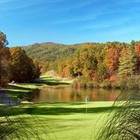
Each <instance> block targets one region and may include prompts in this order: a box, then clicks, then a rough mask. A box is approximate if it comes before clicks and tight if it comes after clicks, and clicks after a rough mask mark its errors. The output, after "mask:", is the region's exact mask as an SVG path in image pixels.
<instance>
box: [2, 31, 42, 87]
mask: <svg viewBox="0 0 140 140" xmlns="http://www.w3.org/2000/svg"><path fill="white" fill-rule="evenodd" d="M7 45H8V41H7V38H6V35H5V34H4V33H3V32H0V87H2V86H5V85H6V84H7V83H8V82H11V81H15V82H31V81H34V80H35V79H36V78H38V77H39V75H40V68H39V64H38V62H37V61H33V60H32V59H31V58H30V57H28V56H27V54H26V52H25V51H24V50H22V49H21V47H14V48H8V47H7Z"/></svg>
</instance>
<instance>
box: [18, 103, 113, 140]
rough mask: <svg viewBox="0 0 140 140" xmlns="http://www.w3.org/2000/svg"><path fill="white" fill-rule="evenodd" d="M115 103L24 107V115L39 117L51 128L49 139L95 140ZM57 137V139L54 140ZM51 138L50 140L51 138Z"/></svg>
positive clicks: (50, 104)
mask: <svg viewBox="0 0 140 140" xmlns="http://www.w3.org/2000/svg"><path fill="white" fill-rule="evenodd" d="M112 104H113V102H111V101H107V102H104V101H101V102H88V103H87V104H86V103H62V102H61V103H59V102H56V103H44V104H31V105H22V106H21V107H22V109H23V110H22V111H24V113H25V112H26V113H28V114H32V115H37V116H38V118H41V119H43V120H45V122H46V124H47V125H48V126H49V128H50V131H49V132H48V133H49V135H48V139H51V138H52V137H53V138H52V139H57V140H94V137H95V135H96V133H97V131H98V129H101V127H102V125H103V121H105V119H107V115H108V113H109V111H111V110H113V109H114V108H113V107H112ZM54 135H55V138H54ZM49 137H50V138H49Z"/></svg>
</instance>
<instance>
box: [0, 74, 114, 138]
mask: <svg viewBox="0 0 140 140" xmlns="http://www.w3.org/2000/svg"><path fill="white" fill-rule="evenodd" d="M41 80H42V81H43V83H37V84H16V83H14V84H9V88H8V89H7V91H6V95H7V96H9V97H11V98H12V99H13V100H15V102H16V99H17V96H19V95H21V94H22V95H23V96H25V97H28V93H29V92H30V91H32V90H34V89H36V88H44V87H45V86H51V87H52V88H56V87H59V86H60V87H61V86H68V81H67V82H66V84H65V82H64V81H63V82H62V81H60V80H55V79H54V80H52V78H51V77H47V76H42V79H41ZM45 80H46V81H45ZM47 83H49V84H47ZM45 84H46V85H45ZM112 105H113V101H94V102H90V101H89V102H87V103H86V102H46V103H33V102H27V101H22V102H21V104H20V105H16V106H11V107H8V109H7V112H8V116H10V118H11V120H12V118H13V117H12V116H14V117H16V116H20V117H19V118H20V119H21V122H22V118H24V117H25V116H30V117H29V118H34V117H35V118H36V119H37V121H36V119H28V121H27V122H26V123H27V124H28V125H30V123H31V125H33V124H34V125H35V126H33V127H32V130H31V131H32V132H33V131H34V128H36V127H37V126H38V125H39V124H40V126H39V128H38V132H37V133H38V134H40V136H39V137H42V138H43V139H46V140H47V139H48V140H94V139H95V137H96V135H97V134H98V132H99V130H100V129H101V128H102V127H103V125H104V122H105V120H107V119H108V115H109V113H110V112H111V111H112V110H115V107H114V106H112ZM5 114H6V113H5ZM9 114H10V115H9ZM1 116H2V114H1ZM1 118H3V116H2V117H1ZM23 123H24V122H23ZM41 128H43V130H42V129H41ZM23 131H26V128H25V130H24V129H23ZM13 133H14V132H13ZM20 133H22V132H20ZM45 134H46V136H45V138H44V135H45ZM26 135H28V132H27V134H26ZM32 139H34V138H32Z"/></svg>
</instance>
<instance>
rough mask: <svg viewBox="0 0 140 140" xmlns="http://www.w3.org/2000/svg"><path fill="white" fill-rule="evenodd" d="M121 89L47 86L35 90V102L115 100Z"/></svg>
mask: <svg viewBox="0 0 140 140" xmlns="http://www.w3.org/2000/svg"><path fill="white" fill-rule="evenodd" d="M120 92H121V91H120V90H105V89H74V88H70V87H67V88H46V89H42V90H35V91H34V93H33V102H36V103H41V102H84V101H85V98H86V97H88V101H114V100H115V99H116V98H117V97H118V95H119V94H120Z"/></svg>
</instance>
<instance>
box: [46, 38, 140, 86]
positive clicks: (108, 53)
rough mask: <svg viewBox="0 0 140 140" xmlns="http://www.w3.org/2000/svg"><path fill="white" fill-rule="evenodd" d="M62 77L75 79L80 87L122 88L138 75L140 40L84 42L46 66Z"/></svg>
mask: <svg viewBox="0 0 140 140" xmlns="http://www.w3.org/2000/svg"><path fill="white" fill-rule="evenodd" d="M46 67H47V69H48V70H49V69H54V70H55V71H57V72H58V73H60V74H61V75H62V76H64V77H65V76H69V77H73V78H75V77H78V82H77V83H76V84H78V83H80V84H81V86H82V84H83V86H96V87H107V88H110V87H114V88H120V87H121V88H123V87H124V86H126V83H127V84H130V82H131V84H132V83H133V82H132V81H133V80H134V79H133V78H134V77H137V78H138V76H139V75H140V41H134V40H132V41H131V43H124V42H115V41H114V42H107V43H84V44H82V45H81V47H79V48H78V49H77V50H76V51H75V52H74V53H72V54H71V55H70V56H68V57H66V58H64V59H63V60H59V59H58V60H56V61H54V62H48V63H47V66H46Z"/></svg>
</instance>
